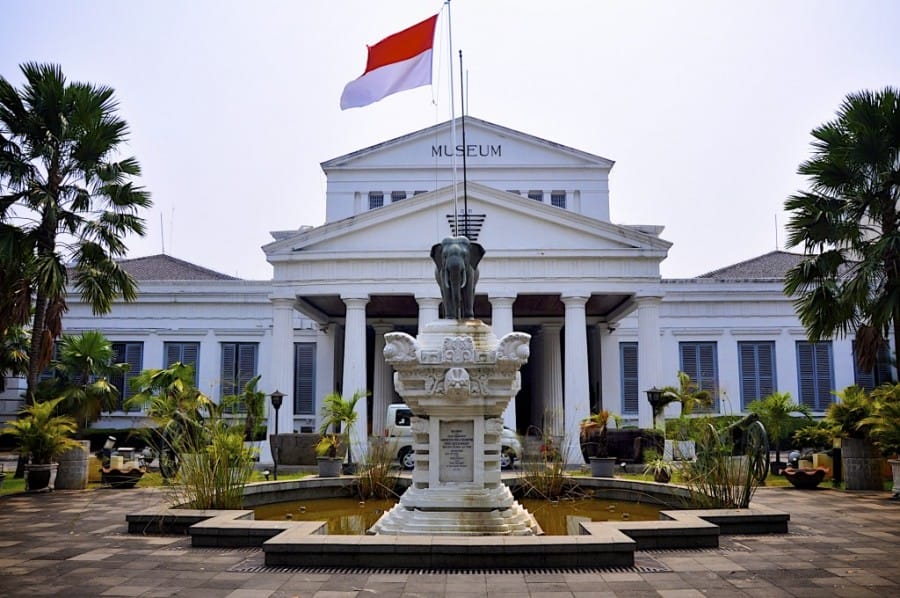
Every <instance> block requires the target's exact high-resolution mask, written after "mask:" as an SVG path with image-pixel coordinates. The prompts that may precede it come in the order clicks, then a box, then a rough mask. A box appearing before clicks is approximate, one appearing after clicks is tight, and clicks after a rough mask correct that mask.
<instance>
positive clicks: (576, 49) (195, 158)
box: [0, 0, 900, 280]
mask: <svg viewBox="0 0 900 598" xmlns="http://www.w3.org/2000/svg"><path fill="white" fill-rule="evenodd" d="M439 11H443V12H442V13H441V18H440V19H439V21H438V31H437V34H436V37H437V42H436V48H435V66H434V68H435V81H434V84H433V85H432V86H430V87H423V88H419V89H415V90H411V91H406V92H403V93H400V94H396V95H393V96H390V97H388V98H386V99H384V100H382V101H381V102H378V103H376V104H373V105H371V106H367V107H365V108H356V109H351V110H347V111H341V110H340V107H339V99H340V95H341V91H342V89H343V87H344V85H345V84H346V83H347V82H349V81H350V80H352V79H355V78H356V77H358V76H359V75H360V74H362V72H363V69H364V67H365V60H366V44H370V45H371V44H374V43H376V42H377V41H379V40H380V39H382V38H384V37H386V36H387V35H390V34H392V33H395V32H397V31H400V30H401V29H404V28H406V27H408V26H410V25H412V24H414V23H417V22H419V21H421V20H422V19H424V18H426V17H428V16H430V15H432V14H435V13H437V12H439ZM450 11H451V18H450V20H449V22H450V23H451V27H452V39H453V62H454V63H456V64H458V57H457V56H456V55H457V52H458V51H459V50H462V51H463V56H464V61H465V70H466V76H465V80H466V81H467V82H468V106H467V108H468V110H467V112H468V114H470V115H472V116H474V117H477V118H480V119H483V120H487V121H491V122H494V123H497V124H499V125H502V126H505V127H508V128H511V129H515V130H518V131H521V132H523V133H527V134H530V135H534V136H537V137H541V138H544V139H548V140H550V141H553V142H556V143H561V144H564V145H567V146H570V147H574V148H576V149H579V150H582V151H585V152H588V153H591V154H596V155H599V156H603V157H605V158H609V159H611V160H614V161H615V162H616V164H615V166H614V167H613V170H612V172H611V175H610V216H611V218H610V219H611V221H612V222H613V223H616V224H632V225H633V224H655V225H663V226H665V230H664V231H663V233H662V235H661V236H662V237H663V238H664V239H666V240H668V241H670V242H672V243H673V246H672V248H671V250H670V251H669V256H668V258H667V259H666V260H665V261H664V262H663V263H662V265H661V273H662V275H663V277H665V278H688V277H693V276H697V275H700V274H703V273H705V272H708V271H711V270H715V269H717V268H720V267H724V266H727V265H731V264H734V263H737V262H740V261H743V260H746V259H750V258H753V257H756V256H759V255H762V254H764V253H767V252H770V251H773V250H775V249H786V248H785V233H784V226H785V224H786V222H787V221H788V218H789V215H788V214H787V213H786V212H784V210H783V206H784V201H785V199H786V198H787V197H788V196H789V195H790V194H791V193H793V192H796V191H798V190H800V189H803V188H805V187H806V181H805V180H804V179H803V178H802V177H800V176H799V175H797V174H796V171H797V167H798V166H799V165H800V164H801V163H802V162H803V161H804V160H806V159H807V158H808V157H809V156H810V155H811V146H810V141H811V136H810V131H811V130H812V129H813V128H815V127H816V126H818V125H820V124H822V123H824V122H827V121H829V120H831V119H833V118H834V115H835V112H836V111H837V110H838V108H839V107H840V104H841V102H842V100H843V99H844V98H845V97H846V95H847V94H848V93H851V92H854V91H858V90H860V89H873V90H874V89H882V88H884V87H885V86H888V85H891V86H898V85H900V35H898V34H897V31H898V29H900V2H896V1H893V0H858V1H852V2H851V1H848V0H844V1H832V0H792V1H790V2H787V1H784V0H752V1H749V0H728V1H722V0H714V1H703V2H701V1H687V0H685V1H674V0H670V1H661V0H660V1H654V0H645V1H641V0H621V1H609V0H584V1H580V0H559V1H553V2H551V1H549V0H543V1H536V0H515V1H513V0H453V1H452V3H451V5H450ZM446 16H447V9H446V7H445V5H444V3H442V2H440V1H437V0H381V1H380V2H375V1H373V0H367V1H355V0H354V1H351V0H304V1H302V2H301V1H299V0H298V1H268V0H258V1H252V2H251V1H234V2H228V1H219V0H206V1H201V0H191V1H189V2H174V1H169V0H152V1H128V2H125V1H118V2H109V1H103V2H101V1H87V0H81V1H79V0H69V1H48V0H3V1H2V2H0V75H2V76H3V77H5V78H6V79H8V80H9V81H10V82H12V83H13V84H14V85H16V86H17V87H18V86H19V85H21V82H22V77H21V73H20V71H19V65H20V64H22V63H24V62H31V61H33V62H52V63H57V64H59V65H61V66H62V68H63V72H64V73H65V74H66V76H67V77H68V78H69V79H70V80H72V81H88V82H92V83H98V84H104V85H108V86H110V87H112V88H114V89H115V90H116V97H117V98H118V100H119V114H120V115H121V116H122V117H123V118H124V119H125V120H126V121H127V122H128V123H129V126H130V131H131V133H130V137H129V140H128V143H127V146H126V147H125V148H124V152H125V153H126V154H127V155H133V156H135V157H136V158H137V159H138V161H139V162H140V164H141V166H142V168H143V174H142V177H141V178H140V184H142V185H143V186H144V187H146V189H147V190H149V191H150V193H151V195H152V199H153V202H154V205H153V208H152V209H151V210H148V211H147V212H146V213H145V214H144V216H145V218H146V221H147V227H148V233H147V235H146V236H145V237H133V238H130V239H129V240H128V246H129V257H141V256H146V255H153V254H158V253H162V252H163V251H165V253H167V254H169V255H172V256H174V257H177V258H180V259H184V260H187V261H190V262H193V263H196V264H198V265H201V266H204V267H207V268H211V269H213V270H217V271H219V272H223V273H226V274H230V275H232V276H238V277H241V278H246V279H253V280H265V279H269V278H271V276H272V268H271V266H270V265H269V264H268V263H267V262H266V260H265V256H264V254H263V252H262V250H261V249H260V247H261V246H263V245H265V244H267V243H269V242H270V241H271V240H272V238H271V236H270V235H269V231H273V230H286V229H293V228H298V227H299V226H301V225H312V226H318V225H321V224H323V223H324V221H325V176H324V174H323V173H322V170H321V168H320V166H319V164H320V163H321V162H324V161H326V160H329V159H331V158H335V157H337V156H341V155H344V154H346V153H349V152H352V151H355V150H357V149H362V148H365V147H368V146H370V145H374V144H376V143H380V142H382V141H385V140H388V139H392V138H394V137H398V136H401V135H405V134H407V133H411V132H413V131H416V130H419V129H421V128H424V127H428V126H431V125H434V124H436V123H439V122H444V121H446V120H448V119H449V117H450V101H449V83H448V60H449V59H450V53H449V49H448V47H447V41H446V40H447V38H448V35H447V29H446V28H447V26H448V19H447V18H446ZM455 76H456V77H457V80H456V81H457V82H456V85H455V86H454V87H456V86H458V81H459V80H458V77H459V74H458V73H457V74H456V75H455ZM456 97H457V100H458V98H459V94H458V93H456ZM458 113H459V109H458V108H457V114H458ZM489 250H490V248H488V251H489Z"/></svg>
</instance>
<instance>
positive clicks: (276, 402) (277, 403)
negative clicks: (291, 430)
mask: <svg viewBox="0 0 900 598" xmlns="http://www.w3.org/2000/svg"><path fill="white" fill-rule="evenodd" d="M269 396H270V397H271V398H272V408H274V409H275V444H274V446H273V444H272V437H271V436H269V448H270V449H271V450H272V461H273V462H274V467H273V468H272V473H273V474H274V477H275V480H276V481H277V480H278V447H279V445H280V444H281V443H280V441H279V440H278V410H279V409H281V403H282V402H283V401H284V393H283V392H279V391H278V390H277V389H276V390H275V392H273V393H272V394H271V395H269Z"/></svg>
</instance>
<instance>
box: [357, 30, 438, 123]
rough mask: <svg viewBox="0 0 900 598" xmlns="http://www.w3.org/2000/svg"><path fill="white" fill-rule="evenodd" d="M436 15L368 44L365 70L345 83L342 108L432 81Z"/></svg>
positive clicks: (375, 100)
mask: <svg viewBox="0 0 900 598" xmlns="http://www.w3.org/2000/svg"><path fill="white" fill-rule="evenodd" d="M437 18H438V15H434V16H433V17H428V18H427V19H425V20H424V21H422V22H421V23H418V24H416V25H413V26H412V27H409V28H408V29H404V30H403V31H401V32H399V33H395V34H394V35H391V36H389V37H386V38H384V39H383V40H381V41H380V42H378V43H377V44H375V45H374V46H368V48H369V60H368V62H367V63H366V71H365V72H364V73H363V74H362V76H361V77H360V78H359V79H355V80H353V81H351V82H350V83H348V84H347V86H346V87H344V93H342V94H341V110H346V109H347V108H360V107H362V106H368V105H369V104H372V103H374V102H377V101H378V100H380V99H382V98H385V97H387V96H389V95H391V94H392V93H397V92H398V91H405V90H407V89H413V88H416V87H421V86H423V85H431V52H432V48H433V47H434V28H435V25H436V24H437Z"/></svg>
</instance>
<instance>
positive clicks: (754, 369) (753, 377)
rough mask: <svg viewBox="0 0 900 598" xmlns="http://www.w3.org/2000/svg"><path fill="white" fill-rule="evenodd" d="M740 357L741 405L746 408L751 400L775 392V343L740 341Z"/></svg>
mask: <svg viewBox="0 0 900 598" xmlns="http://www.w3.org/2000/svg"><path fill="white" fill-rule="evenodd" d="M738 359H739V366H740V370H741V372H740V376H741V405H742V406H743V409H744V410H746V409H747V405H749V404H750V403H751V402H753V401H755V400H757V399H762V398H765V397H767V396H768V395H770V394H772V393H773V392H775V388H776V385H775V343H774V342H772V341H763V342H756V341H753V342H739V343H738Z"/></svg>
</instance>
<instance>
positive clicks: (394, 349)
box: [384, 332, 416, 363]
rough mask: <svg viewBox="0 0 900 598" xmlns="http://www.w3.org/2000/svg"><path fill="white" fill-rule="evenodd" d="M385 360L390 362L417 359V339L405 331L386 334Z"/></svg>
mask: <svg viewBox="0 0 900 598" xmlns="http://www.w3.org/2000/svg"><path fill="white" fill-rule="evenodd" d="M384 360H385V361H387V362H388V363H394V362H404V361H416V339H414V338H413V337H411V336H410V335H408V334H406V333H405V332H388V333H387V334H385V335H384Z"/></svg>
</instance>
